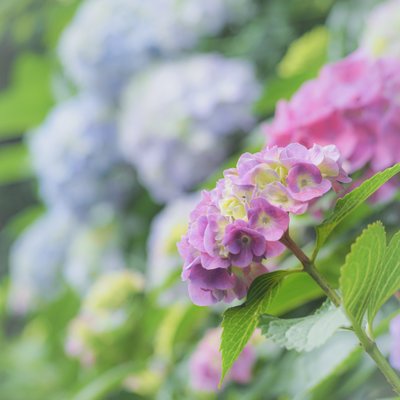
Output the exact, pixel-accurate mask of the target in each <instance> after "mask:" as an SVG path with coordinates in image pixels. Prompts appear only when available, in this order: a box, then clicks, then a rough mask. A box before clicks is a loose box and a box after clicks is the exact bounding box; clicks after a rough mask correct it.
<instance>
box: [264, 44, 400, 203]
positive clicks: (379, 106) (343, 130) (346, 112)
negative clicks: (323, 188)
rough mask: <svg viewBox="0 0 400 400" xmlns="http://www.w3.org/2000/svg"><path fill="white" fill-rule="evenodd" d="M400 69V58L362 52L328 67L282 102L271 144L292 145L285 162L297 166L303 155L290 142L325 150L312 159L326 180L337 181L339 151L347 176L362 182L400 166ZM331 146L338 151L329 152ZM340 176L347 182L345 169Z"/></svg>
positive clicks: (387, 189) (269, 129)
mask: <svg viewBox="0 0 400 400" xmlns="http://www.w3.org/2000/svg"><path fill="white" fill-rule="evenodd" d="M399 70H400V60H396V59H393V58H388V57H386V58H380V59H374V58H371V57H369V56H368V55H366V54H365V53H362V52H360V51H358V52H355V53H353V54H351V55H349V56H348V57H346V58H344V59H343V60H340V61H338V62H336V63H333V64H328V65H327V66H325V67H324V68H323V69H322V70H321V72H320V74H319V76H318V77H317V78H316V79H314V80H311V81H309V82H306V83H305V84H304V85H303V86H302V87H301V88H300V89H299V90H298V91H297V93H296V94H295V95H294V96H293V97H292V99H291V100H290V101H280V102H279V103H278V105H277V108H276V114H275V118H274V119H273V121H272V123H270V124H268V125H267V126H266V133H267V142H268V144H269V145H278V146H288V147H289V146H290V148H289V149H288V150H286V151H285V153H287V154H285V155H284V158H285V162H286V163H288V162H289V163H290V162H292V163H293V162H295V160H296V154H300V153H301V152H302V151H303V150H301V148H300V147H299V145H297V144H296V145H293V144H290V143H293V142H298V143H300V144H302V145H304V146H307V147H311V146H313V145H314V144H318V145H320V146H324V151H323V152H322V153H321V148H317V149H314V151H313V152H312V153H313V154H311V156H310V157H311V158H310V161H311V162H312V163H313V164H315V165H317V166H318V168H319V169H320V172H321V174H322V177H323V178H329V177H330V176H336V177H337V172H338V171H337V170H336V168H337V161H338V159H337V157H338V154H335V153H337V150H339V151H340V154H341V156H342V158H343V160H342V164H343V168H344V169H345V171H346V172H347V173H353V172H355V171H358V170H360V169H362V170H363V171H364V174H363V175H362V178H361V180H364V179H366V178H367V177H368V176H370V175H372V174H374V173H376V172H378V171H380V170H382V169H384V168H387V167H389V166H391V165H393V164H395V163H396V162H399V161H400V153H399V152H398V151H397V150H396V149H398V148H399V147H400V117H399V115H400V74H399V73H398V71H399ZM331 144H334V145H335V146H336V147H337V150H336V149H335V150H332V149H330V148H329V147H330V146H329V145H331ZM303 162H304V161H303ZM332 174H333V175H332ZM339 176H340V177H339V178H337V180H338V181H339V182H344V181H345V180H346V179H347V177H346V173H344V171H343V170H340V171H339ZM343 179H345V180H343ZM392 186H393V185H390V184H387V185H385V186H384V187H383V188H382V189H381V190H380V194H379V196H380V197H381V198H384V197H389V196H390V195H391V194H392V192H393V187H392ZM384 192H386V193H384Z"/></svg>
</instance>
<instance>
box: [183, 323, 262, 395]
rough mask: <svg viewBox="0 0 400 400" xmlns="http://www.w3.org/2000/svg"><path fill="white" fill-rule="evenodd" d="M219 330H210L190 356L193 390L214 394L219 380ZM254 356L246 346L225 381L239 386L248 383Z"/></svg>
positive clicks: (220, 369)
mask: <svg viewBox="0 0 400 400" xmlns="http://www.w3.org/2000/svg"><path fill="white" fill-rule="evenodd" d="M220 338H221V329H220V328H216V329H210V330H209V331H208V332H207V333H206V335H205V336H204V338H203V339H202V340H201V341H200V343H199V345H198V346H197V348H196V350H195V351H194V353H193V354H192V356H191V359H190V365H189V371H190V382H191V386H192V388H193V389H194V390H196V391H200V392H216V391H217V390H218V384H219V381H220V378H221V372H222V359H221V354H220V352H219V346H220ZM255 361H256V354H255V351H254V349H253V346H252V345H251V344H248V345H247V346H246V347H245V348H244V349H243V352H242V353H241V354H240V356H239V358H238V359H237V360H236V362H235V363H234V365H233V366H232V369H231V371H230V373H229V375H228V376H227V378H226V379H225V382H229V381H234V382H237V383H241V384H246V383H248V382H250V380H251V378H252V368H253V365H254V363H255Z"/></svg>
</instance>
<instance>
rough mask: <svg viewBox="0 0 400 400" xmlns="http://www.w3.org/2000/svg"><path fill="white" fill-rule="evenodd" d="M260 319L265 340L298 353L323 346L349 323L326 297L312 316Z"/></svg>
mask: <svg viewBox="0 0 400 400" xmlns="http://www.w3.org/2000/svg"><path fill="white" fill-rule="evenodd" d="M260 321H261V322H260V327H261V329H262V333H263V334H264V335H265V336H266V337H267V339H271V340H272V341H273V342H275V343H276V344H278V345H280V346H283V347H286V348H287V349H288V350H293V349H294V350H296V351H299V352H302V351H311V350H313V349H314V348H316V347H319V346H321V345H323V344H324V343H325V342H326V341H327V340H328V339H329V338H330V337H331V336H332V335H333V334H334V333H335V332H336V331H337V330H338V329H339V328H340V327H347V326H348V325H349V322H348V320H347V318H346V316H345V315H344V313H343V312H342V310H341V309H340V308H337V307H335V306H334V305H333V304H332V303H331V302H330V301H329V300H328V301H326V302H325V303H324V304H323V305H322V306H321V308H319V309H318V310H317V311H316V312H315V313H314V314H313V315H309V316H306V317H302V318H292V319H280V318H276V317H273V316H270V315H262V316H261V317H260Z"/></svg>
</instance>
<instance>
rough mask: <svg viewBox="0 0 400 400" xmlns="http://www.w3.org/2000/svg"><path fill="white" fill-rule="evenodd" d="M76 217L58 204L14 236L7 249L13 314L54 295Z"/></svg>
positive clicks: (20, 312)
mask: <svg viewBox="0 0 400 400" xmlns="http://www.w3.org/2000/svg"><path fill="white" fill-rule="evenodd" d="M76 223H77V222H76V221H75V220H74V218H73V217H71V215H70V214H69V213H68V212H66V211H65V210H64V209H61V208H54V209H52V210H49V211H48V212H47V213H46V214H44V215H43V216H41V217H40V218H39V219H38V220H36V221H35V222H34V223H33V224H32V225H30V226H29V227H28V228H27V229H26V230H25V231H24V232H23V233H22V234H21V235H20V236H19V238H18V239H17V240H16V242H15V243H14V245H13V247H12V249H11V253H10V294H9V307H10V309H11V311H12V312H14V313H16V314H24V313H26V312H28V311H31V310H35V309H36V308H37V307H39V306H40V305H41V304H45V303H46V302H49V301H51V300H53V299H55V298H56V297H57V296H58V295H59V294H60V292H61V290H62V287H63V279H62V268H63V265H64V261H65V258H66V256H67V252H68V248H69V245H70V243H71V240H72V237H73V234H74V232H75V228H76Z"/></svg>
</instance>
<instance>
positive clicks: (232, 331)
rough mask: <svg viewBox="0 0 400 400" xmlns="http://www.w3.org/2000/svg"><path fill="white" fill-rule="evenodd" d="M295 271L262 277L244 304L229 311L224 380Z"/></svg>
mask: <svg viewBox="0 0 400 400" xmlns="http://www.w3.org/2000/svg"><path fill="white" fill-rule="evenodd" d="M291 273H293V271H275V272H271V273H268V274H264V275H261V276H259V277H258V278H256V279H255V280H254V282H253V283H252V285H251V287H250V289H249V292H248V295H247V300H246V302H245V303H244V304H242V305H240V306H236V307H232V308H229V309H228V310H226V311H225V312H224V317H223V321H222V328H223V331H222V336H221V348H220V351H221V353H222V375H221V382H222V381H223V379H224V377H225V375H226V373H227V372H228V371H229V369H230V368H231V367H232V365H233V363H234V362H235V360H236V359H237V358H238V357H239V354H240V353H241V352H242V350H243V349H244V347H245V346H246V344H247V342H248V341H249V339H250V338H251V335H252V334H253V332H254V330H255V329H256V327H257V325H258V320H259V316H260V315H261V314H263V313H265V312H266V309H267V307H268V305H269V303H270V301H271V299H272V298H273V296H274V295H275V293H276V291H277V289H278V288H279V285H280V283H281V282H282V280H283V279H284V278H285V277H286V276H287V275H289V274H291Z"/></svg>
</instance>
